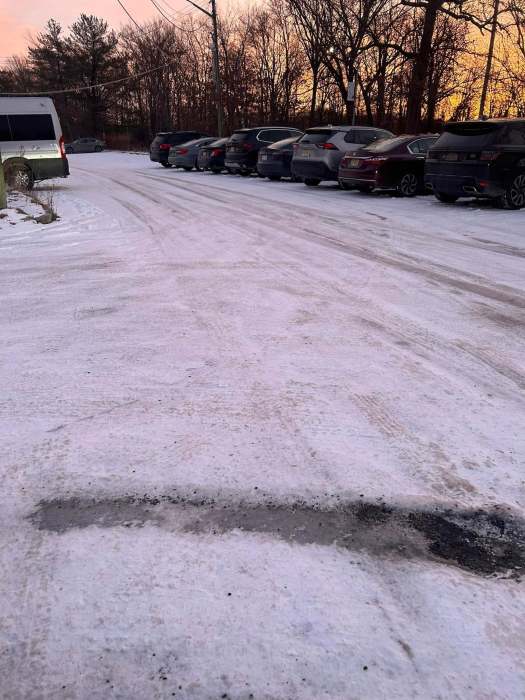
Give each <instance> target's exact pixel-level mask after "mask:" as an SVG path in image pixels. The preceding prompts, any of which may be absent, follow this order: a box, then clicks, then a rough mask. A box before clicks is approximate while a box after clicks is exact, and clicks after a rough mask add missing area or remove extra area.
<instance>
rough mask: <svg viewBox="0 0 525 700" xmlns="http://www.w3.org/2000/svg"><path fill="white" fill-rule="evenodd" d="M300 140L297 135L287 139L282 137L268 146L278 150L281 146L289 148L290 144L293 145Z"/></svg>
mask: <svg viewBox="0 0 525 700" xmlns="http://www.w3.org/2000/svg"><path fill="white" fill-rule="evenodd" d="M298 140H299V137H297V136H291V137H290V138H287V139H282V140H281V141H277V142H276V143H272V145H271V146H268V148H270V149H272V150H274V151H278V150H279V149H280V148H287V147H288V146H291V145H292V144H293V143H296V142H297V141H298Z"/></svg>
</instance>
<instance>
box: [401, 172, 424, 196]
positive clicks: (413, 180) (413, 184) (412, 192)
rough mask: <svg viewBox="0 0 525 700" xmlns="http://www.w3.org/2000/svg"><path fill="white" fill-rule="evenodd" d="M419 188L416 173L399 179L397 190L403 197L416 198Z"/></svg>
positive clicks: (406, 174)
mask: <svg viewBox="0 0 525 700" xmlns="http://www.w3.org/2000/svg"><path fill="white" fill-rule="evenodd" d="M418 189H420V187H419V181H418V179H417V175H415V174H414V173H405V174H404V175H402V176H401V177H400V178H399V182H398V183H397V187H396V190H397V192H398V194H400V195H401V196H402V197H415V196H416V194H417V191H418Z"/></svg>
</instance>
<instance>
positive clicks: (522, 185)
mask: <svg viewBox="0 0 525 700" xmlns="http://www.w3.org/2000/svg"><path fill="white" fill-rule="evenodd" d="M496 202H497V204H498V205H499V206H500V207H501V208H502V209H522V208H523V207H525V173H521V174H520V175H516V177H515V178H514V180H513V181H512V182H511V184H510V185H509V186H508V187H507V189H506V190H505V194H503V195H501V197H499V198H498V199H497V200H496Z"/></svg>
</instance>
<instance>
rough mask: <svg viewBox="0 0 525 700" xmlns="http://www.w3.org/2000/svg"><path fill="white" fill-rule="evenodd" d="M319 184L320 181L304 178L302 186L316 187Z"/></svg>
mask: <svg viewBox="0 0 525 700" xmlns="http://www.w3.org/2000/svg"><path fill="white" fill-rule="evenodd" d="M320 182H321V180H317V179H316V178H314V177H305V178H304V184H305V185H306V186H307V187H317V185H318V184H319V183H320Z"/></svg>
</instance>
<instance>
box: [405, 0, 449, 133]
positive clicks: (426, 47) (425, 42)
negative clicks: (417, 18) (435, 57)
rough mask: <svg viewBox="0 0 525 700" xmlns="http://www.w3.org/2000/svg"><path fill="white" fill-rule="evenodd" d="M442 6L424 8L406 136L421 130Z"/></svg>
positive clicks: (435, 0)
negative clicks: (423, 106)
mask: <svg viewBox="0 0 525 700" xmlns="http://www.w3.org/2000/svg"><path fill="white" fill-rule="evenodd" d="M442 4H443V0H429V2H428V4H427V6H426V8H425V19H424V21H423V31H422V34H421V43H420V44H419V50H418V52H417V54H416V57H415V59H414V64H413V66H412V75H411V78H410V88H409V92H408V102H407V118H406V131H407V133H408V134H417V133H418V132H419V130H420V128H421V108H422V105H423V96H424V94H425V87H426V83H427V78H428V69H429V65H430V58H431V52H432V39H433V36H434V29H435V26H436V19H437V15H438V12H439V10H440V8H441V5H442Z"/></svg>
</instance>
